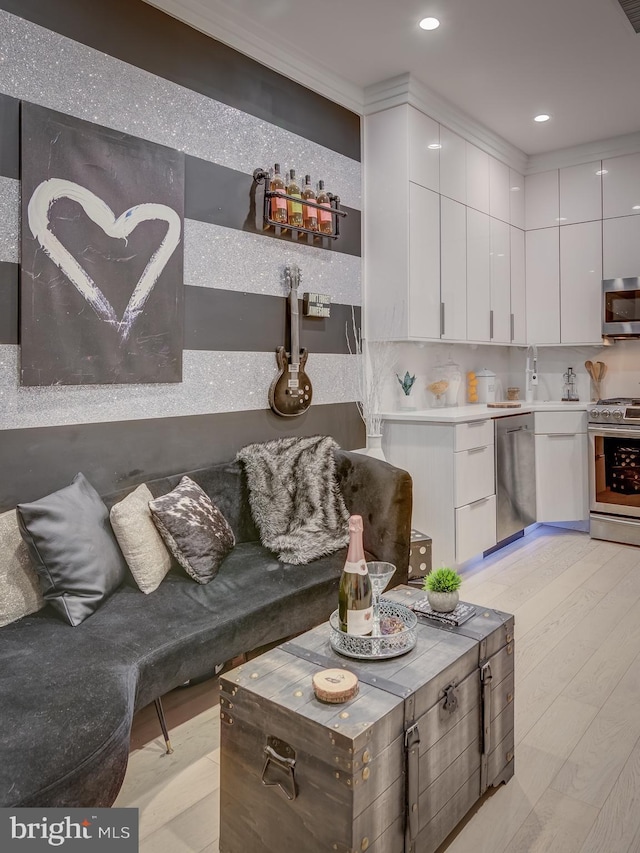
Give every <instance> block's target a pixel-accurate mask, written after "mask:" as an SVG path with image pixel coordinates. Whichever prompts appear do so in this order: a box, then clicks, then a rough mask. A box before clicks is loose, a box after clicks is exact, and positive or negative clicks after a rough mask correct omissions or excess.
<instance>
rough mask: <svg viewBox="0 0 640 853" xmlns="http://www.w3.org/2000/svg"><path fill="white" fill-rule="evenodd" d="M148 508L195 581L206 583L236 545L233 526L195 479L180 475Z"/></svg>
mask: <svg viewBox="0 0 640 853" xmlns="http://www.w3.org/2000/svg"><path fill="white" fill-rule="evenodd" d="M149 509H150V510H151V515H152V517H153V520H154V522H155V523H156V527H157V528H158V530H159V531H160V533H161V534H162V538H163V539H164V541H165V542H166V543H167V548H168V549H169V550H170V551H171V553H172V554H173V556H174V557H175V558H176V560H177V561H178V562H179V563H180V565H181V566H182V568H183V569H184V570H185V571H186V572H187V574H188V575H190V576H191V577H192V578H193V579H194V581H197V582H198V583H209V581H210V580H212V579H213V578H214V577H215V576H216V575H217V574H218V569H219V568H220V564H221V563H222V561H223V560H224V558H225V557H226V556H227V554H228V553H229V552H230V551H231V549H232V548H233V546H234V545H235V537H234V535H233V530H232V529H231V528H230V527H229V523H228V522H227V520H226V518H225V517H224V516H223V515H222V513H221V512H220V510H219V509H218V508H217V507H216V506H214V504H213V503H212V502H211V499H210V498H209V496H208V495H207V494H206V492H203V490H202V489H201V488H200V486H199V485H198V484H197V483H194V482H193V480H192V479H190V478H189V477H183V478H182V480H180V483H179V484H178V485H177V486H176V488H175V489H174V490H173V491H172V492H169V494H167V495H162V496H161V497H159V498H155V499H154V500H152V501H151V502H150V503H149Z"/></svg>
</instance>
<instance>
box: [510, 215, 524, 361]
mask: <svg viewBox="0 0 640 853" xmlns="http://www.w3.org/2000/svg"><path fill="white" fill-rule="evenodd" d="M510 234H511V240H510V244H511V245H510V248H511V317H512V320H511V335H512V337H511V340H512V341H513V343H515V344H524V343H526V340H527V325H526V316H527V315H526V304H527V295H526V294H527V291H526V287H525V276H524V231H521V230H520V229H519V228H515V227H514V226H513V225H511V226H510Z"/></svg>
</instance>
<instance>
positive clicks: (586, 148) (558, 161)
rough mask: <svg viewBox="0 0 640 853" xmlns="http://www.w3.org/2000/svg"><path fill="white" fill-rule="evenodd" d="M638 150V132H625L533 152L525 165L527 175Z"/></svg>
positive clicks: (635, 152) (639, 147) (639, 134)
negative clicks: (551, 149) (570, 145)
mask: <svg viewBox="0 0 640 853" xmlns="http://www.w3.org/2000/svg"><path fill="white" fill-rule="evenodd" d="M638 151H640V133H627V134H625V135H624V136H614V137H611V138H609V139H599V140H597V141H596V142H585V143H584V144H583V145H575V146H573V147H572V148H559V149H557V150H556V151H547V152H545V153H544V154H533V155H532V156H530V157H529V163H528V165H527V172H526V174H528V175H533V174H535V173H536V172H548V171H549V170H550V169H562V168H563V167H565V166H579V165H580V164H582V163H592V162H593V161H594V160H607V159H608V158H609V157H621V156H622V155H623V154H637V153H638Z"/></svg>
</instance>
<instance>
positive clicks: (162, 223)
mask: <svg viewBox="0 0 640 853" xmlns="http://www.w3.org/2000/svg"><path fill="white" fill-rule="evenodd" d="M21 177H22V262H21V378H22V384H23V385H52V384H62V385H65V384H82V385H86V384H103V383H144V382H179V381H181V379H182V345H183V344H182V342H183V334H184V332H183V326H184V321H183V291H184V284H183V271H182V264H183V231H184V228H183V220H184V157H183V155H182V154H180V153H179V152H176V151H173V150H171V149H168V148H165V147H164V146H161V145H156V144H155V143H151V142H147V141H146V140H142V139H137V138H135V137H131V136H128V135H126V134H123V133H120V132H118V131H114V130H110V129H108V128H104V127H99V126H97V125H94V124H91V123H89V122H84V121H80V120H79V119H75V118H73V117H71V116H66V115H63V114H60V113H55V112H52V111H50V110H46V109H44V108H42V107H36V106H34V105H31V104H24V105H23V112H22V176H21Z"/></svg>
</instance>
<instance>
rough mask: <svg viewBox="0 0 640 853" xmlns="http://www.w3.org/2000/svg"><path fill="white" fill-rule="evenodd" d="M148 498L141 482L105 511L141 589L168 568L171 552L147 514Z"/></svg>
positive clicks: (155, 583) (159, 580)
mask: <svg viewBox="0 0 640 853" xmlns="http://www.w3.org/2000/svg"><path fill="white" fill-rule="evenodd" d="M152 500H153V495H152V494H151V492H150V491H149V489H148V488H147V486H145V485H144V484H142V485H141V486H138V488H137V489H135V491H133V492H131V494H130V495H127V497H126V498H124V499H123V500H121V501H119V502H118V503H117V504H114V505H113V506H112V507H111V512H110V514H109V517H110V519H111V526H112V527H113V532H114V533H115V535H116V539H117V540H118V544H119V545H120V548H121V550H122V553H123V554H124V558H125V560H126V561H127V565H128V566H129V570H130V572H131V574H132V575H133V577H134V579H135V582H136V583H137V584H138V586H139V587H140V589H141V590H142V592H144V593H149V592H153V591H154V589H157V588H158V587H159V586H160V584H161V583H162V581H163V580H164V578H165V576H166V574H167V572H168V571H169V569H170V568H171V554H169V552H168V551H167V546H166V545H165V544H164V541H163V539H162V536H160V534H159V533H158V528H157V527H156V526H155V524H154V523H153V518H152V517H151V510H150V509H149V501H152Z"/></svg>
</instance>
